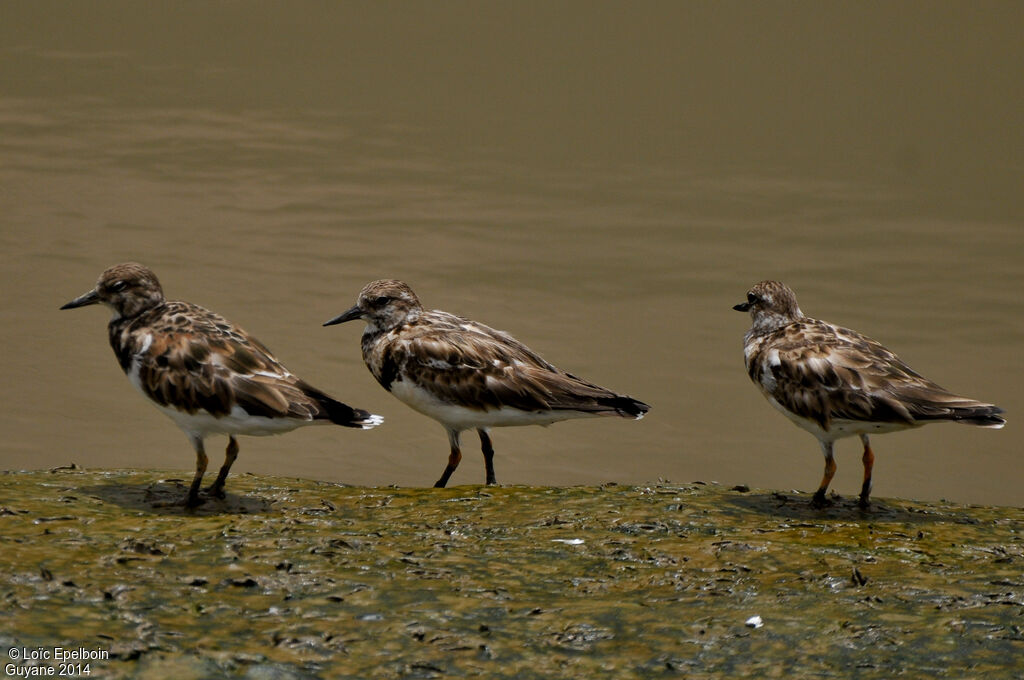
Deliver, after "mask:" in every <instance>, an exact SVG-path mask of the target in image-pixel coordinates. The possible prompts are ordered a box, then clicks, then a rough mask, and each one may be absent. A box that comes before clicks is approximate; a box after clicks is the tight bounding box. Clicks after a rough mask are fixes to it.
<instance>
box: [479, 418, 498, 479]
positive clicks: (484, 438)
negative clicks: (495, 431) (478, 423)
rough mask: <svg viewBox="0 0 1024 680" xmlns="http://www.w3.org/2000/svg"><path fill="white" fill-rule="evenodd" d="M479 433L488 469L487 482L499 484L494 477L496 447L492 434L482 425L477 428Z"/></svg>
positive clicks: (485, 465)
mask: <svg viewBox="0 0 1024 680" xmlns="http://www.w3.org/2000/svg"><path fill="white" fill-rule="evenodd" d="M477 433H478V434H479V435H480V450H481V451H483V453H484V467H485V468H486V469H487V483H488V484H497V483H498V480H497V479H495V477H494V447H493V446H492V445H491V436H490V435H489V434H488V433H487V430H485V429H483V428H482V427H481V428H478V429H477Z"/></svg>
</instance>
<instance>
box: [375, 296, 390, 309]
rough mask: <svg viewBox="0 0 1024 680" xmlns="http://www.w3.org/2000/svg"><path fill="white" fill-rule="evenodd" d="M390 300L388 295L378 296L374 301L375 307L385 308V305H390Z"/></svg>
mask: <svg viewBox="0 0 1024 680" xmlns="http://www.w3.org/2000/svg"><path fill="white" fill-rule="evenodd" d="M390 299H391V298H389V297H388V296H387V295H379V296H377V297H375V298H374V299H373V306H374V307H383V306H384V305H386V304H387V303H388V301H389V300H390Z"/></svg>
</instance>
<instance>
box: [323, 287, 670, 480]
mask: <svg viewBox="0 0 1024 680" xmlns="http://www.w3.org/2000/svg"><path fill="white" fill-rule="evenodd" d="M354 319H363V320H364V321H366V330H365V331H364V332H363V337H362V348H363V359H364V361H366V366H367V367H368V368H369V369H370V372H371V373H373V377H375V378H376V379H377V382H379V383H380V384H381V385H382V386H383V387H384V389H386V390H387V391H388V392H390V393H391V394H393V395H394V396H395V397H397V398H398V399H400V400H401V401H403V402H405V403H406V404H407V405H408V406H410V407H412V408H413V409H415V410H417V411H419V412H420V413H422V414H424V415H426V416H429V417H431V418H433V419H434V420H436V421H438V422H439V423H441V425H442V426H443V427H444V428H445V430H446V431H447V432H448V441H449V444H450V445H451V454H450V455H449V457H448V465H447V467H445V469H444V473H443V474H442V475H441V478H440V479H438V480H437V483H436V484H434V486H436V487H443V486H444V485H445V484H447V483H448V478H449V477H451V474H452V472H454V471H455V468H456V467H458V465H459V461H460V460H461V459H462V452H461V450H460V448H459V435H460V434H461V433H462V431H463V430H468V429H470V428H476V431H477V433H478V434H479V435H480V444H481V449H482V451H483V454H484V465H485V466H486V471H487V476H486V482H487V483H488V484H495V483H496V479H495V476H494V448H493V447H492V445H491V438H490V434H489V432H488V431H489V429H490V428H492V427H502V426H507V425H550V424H551V423H554V422H556V421H559V420H566V419H568V418H581V417H584V416H622V417H626V418H635V419H637V420H639V419H640V418H643V416H644V414H645V413H647V411H648V409H649V408H650V407H649V406H648V405H647V404H645V403H643V402H642V401H638V400H636V399H633V398H632V397H627V396H623V395H621V394H616V393H615V392H612V391H610V390H607V389H605V388H603V387H599V386H597V385H595V384H593V383H589V382H587V381H585V380H582V379H580V378H577V377H576V376H574V375H572V374H570V373H566V372H564V371H561V370H559V369H557V368H555V367H554V366H552V365H551V364H549V363H548V362H546V361H544V359H542V358H541V357H540V356H538V355H537V354H536V353H535V352H533V351H531V350H530V349H529V348H528V347H526V346H525V345H523V344H522V343H521V342H519V341H517V340H516V339H515V338H513V337H512V336H511V335H509V334H508V333H504V332H502V331H498V330H494V329H493V328H489V327H488V326H485V325H483V324H482V323H477V322H475V321H470V320H468V319H464V318H462V317H459V316H455V315H454V314H449V313H447V312H442V311H437V310H435V311H427V310H425V309H423V306H422V305H421V304H420V301H419V299H418V298H417V297H416V294H415V293H413V292H412V289H411V288H409V286H407V285H406V284H405V283H403V282H401V281H394V280H382V281H374V282H373V283H370V284H367V286H366V287H365V288H363V290H362V292H361V293H359V298H358V301H357V302H356V305H355V306H354V307H352V308H351V309H349V310H348V311H346V312H345V313H343V314H341V315H339V316H336V317H335V318H333V319H331V320H330V321H328V322H326V323H325V324H324V325H325V326H331V325H334V324H338V323H344V322H345V321H352V320H354Z"/></svg>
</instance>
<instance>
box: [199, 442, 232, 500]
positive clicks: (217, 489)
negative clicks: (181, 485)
mask: <svg viewBox="0 0 1024 680" xmlns="http://www.w3.org/2000/svg"><path fill="white" fill-rule="evenodd" d="M236 458H238V440H236V439H235V438H234V437H228V448H227V450H226V451H225V452H224V465H222V466H221V468H220V472H219V473H218V474H217V481H215V482H214V483H213V484H211V485H210V488H208V489H207V490H206V491H207V493H209V494H210V495H211V496H216V497H217V498H226V497H227V494H226V493H224V482H225V481H227V478H228V472H229V471H230V470H231V466H232V465H233V464H234V462H235V459H236Z"/></svg>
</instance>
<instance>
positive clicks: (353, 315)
mask: <svg viewBox="0 0 1024 680" xmlns="http://www.w3.org/2000/svg"><path fill="white" fill-rule="evenodd" d="M362 316H363V312H362V310H360V309H359V307H358V306H356V307H353V308H352V309H350V310H348V311H346V312H344V313H342V314H340V315H338V316H336V317H334V318H333V319H331V320H330V321H325V322H324V325H325V326H334V325H336V324H339V323H345V322H346V321H355V320H356V319H360V318H362Z"/></svg>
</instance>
